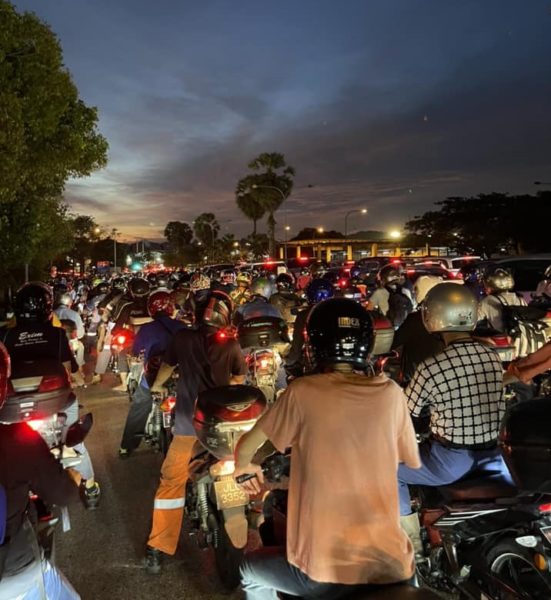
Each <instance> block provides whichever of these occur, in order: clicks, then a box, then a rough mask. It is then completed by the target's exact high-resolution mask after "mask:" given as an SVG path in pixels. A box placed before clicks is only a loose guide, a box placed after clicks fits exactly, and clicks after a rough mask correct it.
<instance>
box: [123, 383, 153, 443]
mask: <svg viewBox="0 0 551 600" xmlns="http://www.w3.org/2000/svg"><path fill="white" fill-rule="evenodd" d="M152 404H153V398H152V397H151V392H150V391H149V390H147V389H145V388H144V387H142V386H141V385H138V387H137V388H136V391H135V392H134V395H133V396H132V403H131V404H130V410H129V411H128V416H127V417H126V424H125V426H124V433H123V434H122V440H121V448H126V450H129V451H132V450H135V449H136V448H137V447H138V446H139V445H140V441H141V436H142V434H143V432H144V428H145V424H146V423H147V417H148V416H149V413H150V412H151V406H152Z"/></svg>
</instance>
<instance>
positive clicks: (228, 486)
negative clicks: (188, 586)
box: [186, 385, 267, 589]
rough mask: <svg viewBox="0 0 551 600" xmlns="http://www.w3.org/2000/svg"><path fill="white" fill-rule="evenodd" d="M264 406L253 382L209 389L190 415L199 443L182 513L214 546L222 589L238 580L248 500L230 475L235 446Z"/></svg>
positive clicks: (205, 543)
mask: <svg viewBox="0 0 551 600" xmlns="http://www.w3.org/2000/svg"><path fill="white" fill-rule="evenodd" d="M266 404H267V403H266V398H265V397H264V394H263V393H262V392H261V391H260V390H259V389H257V388H254V387H252V386H248V385H232V386H226V387H220V388H214V389H211V390H208V391H206V392H203V393H201V394H200V395H199V397H198V399H197V403H196V408H195V413H194V417H193V423H194V427H195V431H196V433H197V438H198V442H197V443H196V445H195V447H194V450H193V453H192V459H191V462H190V465H189V480H188V482H187V484H186V512H187V516H188V518H189V519H190V521H191V529H192V534H193V535H196V536H197V539H198V543H199V545H200V546H201V547H203V548H207V547H212V548H213V549H214V557H215V563H216V569H217V571H218V575H219V578H220V581H221V582H222V585H223V586H224V587H225V588H227V589H234V588H235V587H236V586H237V585H238V584H239V563H240V561H241V558H242V555H243V551H244V548H245V546H246V544H247V537H248V535H247V534H248V522H247V507H248V504H249V498H248V496H247V495H246V494H245V493H244V492H243V491H242V490H241V489H240V488H239V486H238V485H236V483H235V481H234V480H233V477H232V473H233V471H234V468H235V465H234V460H233V456H234V451H235V446H236V444H237V441H238V439H239V437H240V436H241V435H242V434H243V433H245V432H246V431H249V430H250V429H251V428H252V427H253V425H254V424H255V423H256V421H257V419H258V418H259V417H260V415H261V414H262V413H263V411H264V410H265V408H266Z"/></svg>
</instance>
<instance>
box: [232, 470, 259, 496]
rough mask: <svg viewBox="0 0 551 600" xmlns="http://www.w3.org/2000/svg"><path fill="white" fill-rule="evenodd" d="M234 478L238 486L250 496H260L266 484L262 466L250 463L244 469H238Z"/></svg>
mask: <svg viewBox="0 0 551 600" xmlns="http://www.w3.org/2000/svg"><path fill="white" fill-rule="evenodd" d="M233 478H234V479H235V482H236V483H237V485H239V486H240V487H241V489H242V490H243V491H244V492H246V493H247V494H249V495H254V494H259V493H260V489H261V485H262V484H263V483H264V473H263V472H262V467H261V466H260V465H255V464H253V463H249V464H248V465H246V466H244V467H236V469H235V471H234V473H233Z"/></svg>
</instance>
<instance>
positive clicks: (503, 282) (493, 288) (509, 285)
mask: <svg viewBox="0 0 551 600" xmlns="http://www.w3.org/2000/svg"><path fill="white" fill-rule="evenodd" d="M483 281H484V287H485V288H487V289H488V290H490V293H493V292H497V293H499V292H509V291H511V290H512V289H513V288H514V287H515V280H514V279H513V275H512V274H511V271H509V270H508V269H504V268H502V267H497V268H495V269H492V270H490V271H488V272H486V273H485V275H484V279H483Z"/></svg>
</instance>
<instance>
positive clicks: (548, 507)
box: [538, 502, 551, 515]
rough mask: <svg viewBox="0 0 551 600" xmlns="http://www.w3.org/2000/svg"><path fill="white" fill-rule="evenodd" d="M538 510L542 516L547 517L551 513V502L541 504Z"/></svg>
mask: <svg viewBox="0 0 551 600" xmlns="http://www.w3.org/2000/svg"><path fill="white" fill-rule="evenodd" d="M538 510H539V511H540V513H541V514H542V515H546V514H548V513H551V502H548V503H547V504H540V505H539V506H538Z"/></svg>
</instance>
